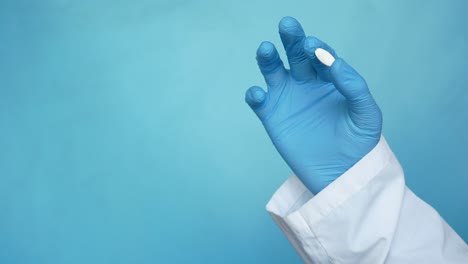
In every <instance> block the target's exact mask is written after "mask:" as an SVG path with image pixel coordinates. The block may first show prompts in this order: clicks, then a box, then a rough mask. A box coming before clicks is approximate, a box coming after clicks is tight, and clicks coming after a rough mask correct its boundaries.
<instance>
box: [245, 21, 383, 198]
mask: <svg viewBox="0 0 468 264" xmlns="http://www.w3.org/2000/svg"><path fill="white" fill-rule="evenodd" d="M279 33H280V36H281V40H282V42H283V46H284V48H285V50H286V54H287V56H288V61H289V65H290V70H287V69H285V68H284V66H283V62H282V61H281V59H280V58H279V55H278V52H277V50H276V49H275V47H274V45H273V44H272V43H270V42H263V43H262V44H261V45H260V47H259V48H258V50H257V62H258V65H259V67H260V70H261V72H262V74H263V76H264V77H265V81H266V83H267V85H268V92H265V91H264V90H263V89H262V88H260V87H257V86H254V87H251V88H250V89H249V90H247V92H246V96H245V100H246V102H247V103H248V104H249V106H250V107H251V108H252V109H253V110H254V112H255V113H256V114H257V116H258V117H259V118H260V120H261V121H262V123H263V125H264V127H265V129H266V131H267V132H268V135H269V136H270V138H271V140H272V141H273V144H274V145H275V147H276V149H277V150H278V151H279V153H280V154H281V156H282V157H283V159H284V160H285V161H286V162H287V164H288V165H289V166H290V167H291V169H292V170H293V171H294V173H295V174H296V175H297V176H298V177H299V179H300V180H301V181H302V182H303V183H304V185H305V186H306V187H307V188H308V189H309V190H310V191H311V192H312V193H314V194H317V193H318V192H320V191H321V190H323V189H324V188H325V187H326V186H328V185H329V184H330V183H331V182H333V181H334V180H335V179H336V178H338V177H339V176H340V175H342V174H343V173H344V172H346V171H347V170H348V169H349V168H351V167H352V166H353V165H354V164H356V163H357V162H358V161H359V160H360V159H361V158H362V157H364V156H365V155H366V154H367V153H368V152H369V151H370V150H372V148H374V146H375V145H376V144H377V143H378V142H379V140H380V134H381V130H382V114H381V111H380V109H379V107H378V106H377V104H376V103H375V101H374V99H373V98H372V95H371V94H370V92H369V89H368V88H367V84H366V82H365V80H364V79H363V78H362V77H361V76H360V75H359V74H358V73H357V72H356V71H355V70H354V69H353V68H351V66H349V65H348V64H347V63H346V62H345V61H344V60H343V59H340V58H338V57H337V55H336V53H335V51H334V50H333V49H332V48H330V47H329V46H328V45H327V44H325V43H323V42H322V41H320V40H318V39H317V38H315V37H307V38H306V37H305V34H304V31H303V29H302V27H301V25H300V24H299V22H297V21H296V20H295V19H294V18H292V17H285V18H283V19H282V20H281V22H280V24H279ZM317 48H322V49H324V50H326V51H328V52H330V53H331V54H332V55H333V56H334V57H335V58H336V60H335V62H334V63H333V64H332V65H331V67H328V66H326V65H324V64H322V63H321V62H320V61H319V60H318V59H317V57H316V56H315V50H316V49H317Z"/></svg>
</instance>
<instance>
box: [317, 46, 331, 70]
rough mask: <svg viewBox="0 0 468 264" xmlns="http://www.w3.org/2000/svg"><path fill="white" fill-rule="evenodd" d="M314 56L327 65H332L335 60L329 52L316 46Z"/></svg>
mask: <svg viewBox="0 0 468 264" xmlns="http://www.w3.org/2000/svg"><path fill="white" fill-rule="evenodd" d="M315 56H317V58H318V59H319V61H320V62H321V63H323V64H325V65H327V66H328V67H330V66H332V64H333V62H335V58H333V55H331V54H330V52H328V51H326V50H324V49H321V48H317V49H316V50H315Z"/></svg>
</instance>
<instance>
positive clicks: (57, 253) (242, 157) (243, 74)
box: [0, 0, 468, 264]
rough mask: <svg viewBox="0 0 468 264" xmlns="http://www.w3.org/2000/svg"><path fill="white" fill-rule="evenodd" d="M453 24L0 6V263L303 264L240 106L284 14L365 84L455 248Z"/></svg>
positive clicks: (458, 51) (275, 163)
mask: <svg viewBox="0 0 468 264" xmlns="http://www.w3.org/2000/svg"><path fill="white" fill-rule="evenodd" d="M289 2H291V1H289ZM467 9H468V4H467V2H466V1H463V0H459V1H455V0H453V1H434V0H417V1H406V0H397V1H393V0H392V1H390V0H388V1H381V0H358V1H337V0H332V1H311V0H309V1H293V3H288V1H271V0H262V1H260V0H249V1H215V0H212V1H174V0H164V1H154V0H133V1H130V0H128V1H123V0H120V1H116V0H107V1H94V0H80V1H78V0H75V1H72V0H47V1H46V0H43V1H25V0H1V1H0V263H2V264H3V263H5V264H7V263H35V264H37V263H53V264H55V263H57V264H58V263H113V264H114V263H301V261H300V259H299V257H298V256H297V255H296V253H295V252H294V250H293V249H292V247H291V246H289V244H288V242H287V241H286V239H285V238H284V237H283V235H282V234H281V232H280V231H279V229H278V228H277V227H276V226H275V225H274V223H273V221H272V220H271V219H270V218H269V216H268V214H267V213H266V212H265V204H266V203H267V201H268V199H269V198H270V196H271V195H272V194H273V192H274V191H275V190H276V188H277V187H279V186H280V184H281V183H282V182H283V181H284V180H285V179H286V178H287V177H288V176H289V175H290V173H291V172H290V170H289V168H288V167H287V166H286V164H285V163H284V162H283V161H282V160H281V158H280V156H279V155H278V154H277V152H276V151H275V149H274V148H273V146H272V144H271V143H270V141H269V139H268V137H267V135H266V133H265V131H264V129H263V128H262V125H261V124H260V122H259V121H258V120H257V118H256V116H255V115H254V114H253V113H252V112H251V110H250V109H249V108H248V106H247V105H246V104H245V103H244V101H243V100H244V91H245V90H246V89H247V88H248V87H249V86H251V85H254V84H256V85H262V86H264V84H263V80H262V77H261V75H260V73H259V71H258V69H257V66H256V62H255V50H256V48H257V46H258V44H259V43H260V42H261V41H263V40H271V41H273V42H274V43H276V44H277V46H278V47H281V44H280V41H279V37H278V35H277V23H278V21H279V20H280V19H281V17H283V16H285V15H291V16H294V17H296V18H298V20H299V21H301V22H302V24H303V26H304V28H305V30H306V32H307V34H313V35H316V36H317V37H319V38H321V39H323V40H324V41H327V42H328V43H329V44H330V45H332V46H333V47H334V48H335V49H336V50H337V52H338V53H339V54H340V55H341V56H342V57H344V58H345V59H347V61H348V62H350V63H351V64H352V65H354V66H355V68H357V69H358V70H359V71H360V72H361V74H362V75H363V76H364V77H365V78H366V79H367V81H368V83H369V86H370V87H371V90H372V92H373V94H374V95H375V98H376V100H377V102H378V103H379V105H380V106H381V108H382V110H383V113H384V134H385V135H386V137H387V139H388V141H389V143H390V145H391V147H392V148H393V150H394V152H395V153H396V154H397V157H398V158H399V160H400V161H401V163H402V165H403V167H404V169H405V171H406V176H407V182H408V185H409V186H410V187H411V188H412V189H413V190H414V192H415V193H416V194H418V195H419V196H420V197H422V198H423V199H424V200H426V201H427V202H429V203H430V204H431V205H433V206H434V207H435V208H436V209H437V210H438V211H439V212H440V214H441V215H442V216H443V217H444V218H445V219H446V220H447V222H448V223H449V224H450V225H452V227H453V228H454V229H455V230H456V231H457V232H458V233H459V234H460V235H461V236H462V237H463V238H464V239H465V241H466V240H467V239H468V225H467V224H466V223H467V222H468V207H467V204H468V194H467V192H466V187H467V186H468V180H467V169H466V165H467V157H468V136H467V134H468V131H467V129H468V114H467V110H466V107H467V105H468V74H467V69H468V58H467V55H468V49H467V46H468V42H467V40H468V30H467V28H468V21H467V19H466V10H467ZM280 52H281V54H282V55H284V52H283V51H282V49H281V51H280ZM283 58H284V57H283Z"/></svg>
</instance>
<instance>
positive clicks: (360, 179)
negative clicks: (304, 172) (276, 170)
mask: <svg viewBox="0 0 468 264" xmlns="http://www.w3.org/2000/svg"><path fill="white" fill-rule="evenodd" d="M392 157H393V153H392V151H391V150H390V148H389V146H388V145H387V142H386V140H385V138H384V137H383V136H382V137H381V139H380V141H379V143H378V144H377V145H376V146H375V147H374V148H373V149H372V150H371V151H370V152H369V153H368V154H367V155H366V156H364V157H363V158H362V159H361V160H360V161H359V162H358V163H356V164H355V165H354V166H352V167H351V168H350V169H349V170H348V171H346V172H345V173H344V174H343V175H341V176H340V177H338V178H337V179H336V180H335V181H333V182H332V183H331V184H330V185H328V186H327V187H326V188H325V189H323V190H322V191H321V192H319V193H318V194H317V195H315V196H314V195H313V194H312V193H311V192H310V191H309V190H308V189H307V188H306V187H305V186H304V184H302V182H301V181H300V180H299V178H298V177H297V176H295V175H292V176H291V177H290V178H289V179H288V180H287V181H286V182H285V183H284V184H283V185H282V186H281V187H280V188H279V189H278V190H277V191H276V192H275V194H274V195H273V197H272V198H271V199H270V201H269V202H268V204H267V206H266V209H267V211H268V212H269V213H270V214H271V215H272V216H273V217H274V219H277V220H280V219H281V221H284V222H285V223H284V224H286V225H287V226H288V227H289V228H291V229H293V230H291V231H293V232H294V233H304V232H307V233H310V234H311V235H313V232H312V228H311V227H312V226H314V225H315V224H317V223H318V222H320V221H321V220H322V219H323V218H324V217H326V216H327V215H328V214H329V213H331V212H332V211H333V210H334V209H335V208H337V207H339V206H340V205H341V204H343V203H344V202H345V201H346V200H348V199H349V198H350V197H351V196H352V195H353V194H355V193H357V192H359V191H360V190H361V189H363V188H364V187H365V186H366V185H367V184H368V183H369V182H370V181H371V180H372V179H373V178H374V177H375V176H376V175H378V174H379V172H380V171H381V170H383V169H384V168H385V167H386V166H387V164H388V163H389V161H390V159H391V158H392Z"/></svg>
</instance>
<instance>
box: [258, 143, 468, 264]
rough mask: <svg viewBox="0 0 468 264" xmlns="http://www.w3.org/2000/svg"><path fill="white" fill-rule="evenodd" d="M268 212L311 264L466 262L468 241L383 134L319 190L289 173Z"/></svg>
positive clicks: (268, 207) (273, 198)
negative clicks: (414, 188) (421, 191)
mask: <svg viewBox="0 0 468 264" xmlns="http://www.w3.org/2000/svg"><path fill="white" fill-rule="evenodd" d="M267 211H268V212H269V213H270V214H271V216H272V217H273V219H274V221H275V222H276V223H277V224H278V226H279V227H280V229H281V230H282V231H283V233H284V234H285V235H286V237H287V238H288V240H289V241H290V243H291V244H292V245H293V247H294V248H295V249H296V251H297V252H298V254H299V255H300V256H301V258H302V259H303V260H304V262H305V263H398V264H401V263H468V246H467V244H466V243H465V242H464V241H463V240H462V239H461V238H460V237H459V236H458V235H457V234H456V233H455V231H454V230H453V229H452V228H451V227H450V226H449V225H448V224H447V223H446V222H445V221H444V220H443V219H442V217H441V216H440V215H439V214H438V213H437V212H436V211H435V210H434V209H433V208H432V207H431V206H429V205H428V204H427V203H425V202H424V201H422V200H421V199H419V198H418V197H417V196H416V195H415V194H414V193H413V192H411V190H410V189H408V187H407V186H406V185H405V179H404V174H403V171H402V169H401V167H400V164H399V163H398V161H397V159H396V158H395V156H394V154H393V153H392V151H391V150H390V148H389V147H388V145H387V143H386V141H385V139H384V138H383V137H382V138H381V140H380V142H379V143H378V144H377V146H376V147H375V148H374V149H373V150H372V151H371V152H369V153H368V154H367V155H366V156H365V157H364V158H362V159H361V160H360V161H359V162H358V163H357V164H355V165H354V166H353V167H352V168H350V169H349V170H348V171H347V172H345V173H344V174H343V175H341V176H340V177H339V178H338V179H336V180H335V181H334V182H333V183H331V184H330V185H329V186H328V187H326V188H325V189H324V190H322V191H321V192H320V193H318V194H317V195H315V196H314V195H313V194H312V193H311V192H310V191H308V189H307V188H306V187H305V186H304V185H303V184H302V183H301V181H300V180H299V179H298V178H297V177H296V176H294V175H293V176H291V177H290V178H289V179H288V180H287V181H286V182H285V183H284V184H283V185H282V186H281V187H280V188H279V189H278V190H277V191H276V193H275V194H274V195H273V197H272V198H271V200H270V202H269V203H268V205H267Z"/></svg>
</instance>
